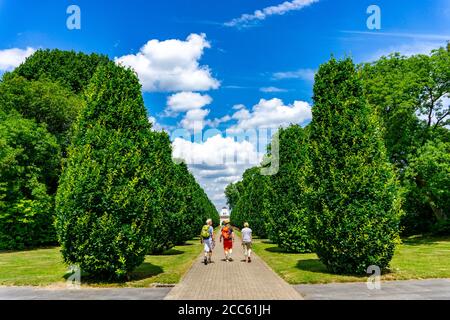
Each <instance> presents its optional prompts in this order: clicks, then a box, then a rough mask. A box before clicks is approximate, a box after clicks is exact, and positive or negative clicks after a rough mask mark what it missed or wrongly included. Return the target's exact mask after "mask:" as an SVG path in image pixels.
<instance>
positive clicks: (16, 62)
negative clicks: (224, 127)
mask: <svg viewBox="0 0 450 320" xmlns="http://www.w3.org/2000/svg"><path fill="white" fill-rule="evenodd" d="M34 52H36V49H34V48H30V47H28V48H26V49H19V48H12V49H5V50H0V71H12V70H13V69H14V68H17V67H18V66H20V64H21V63H22V62H24V61H25V59H26V58H28V57H29V56H31V55H32V54H33V53H34Z"/></svg>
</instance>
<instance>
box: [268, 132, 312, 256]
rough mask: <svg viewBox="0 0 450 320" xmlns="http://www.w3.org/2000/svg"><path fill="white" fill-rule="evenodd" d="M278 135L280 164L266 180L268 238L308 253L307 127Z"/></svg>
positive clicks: (308, 169) (287, 248) (283, 245)
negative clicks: (275, 171) (276, 171)
mask: <svg viewBox="0 0 450 320" xmlns="http://www.w3.org/2000/svg"><path fill="white" fill-rule="evenodd" d="M278 137H279V140H280V143H279V145H280V150H279V159H280V167H279V171H278V173H277V174H275V175H273V176H270V177H269V179H268V183H267V196H266V200H267V201H266V206H265V207H266V216H267V220H268V221H267V227H268V233H269V237H270V239H271V240H272V241H273V242H275V243H276V244H278V246H279V247H280V248H282V249H284V250H286V251H292V252H309V251H311V249H312V241H311V238H310V235H309V230H308V229H309V219H308V216H309V211H308V208H307V202H306V199H307V197H306V194H307V188H308V186H307V184H306V179H307V177H308V175H310V169H311V168H310V163H309V155H308V149H309V141H308V134H307V129H303V128H302V127H300V126H299V125H292V126H290V127H288V128H286V129H283V128H280V129H279V133H278Z"/></svg>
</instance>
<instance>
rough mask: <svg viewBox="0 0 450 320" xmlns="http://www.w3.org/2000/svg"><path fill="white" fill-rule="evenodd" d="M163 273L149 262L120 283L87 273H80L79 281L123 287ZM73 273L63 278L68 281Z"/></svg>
mask: <svg viewBox="0 0 450 320" xmlns="http://www.w3.org/2000/svg"><path fill="white" fill-rule="evenodd" d="M163 272H164V269H163V268H162V267H160V266H157V265H154V264H151V263H149V262H144V263H142V264H141V265H140V266H139V267H138V268H136V269H135V270H134V271H133V273H132V274H131V275H130V277H129V278H128V279H124V280H122V281H118V280H105V279H96V278H94V277H93V276H91V275H89V274H88V273H84V272H82V273H81V281H82V283H83V284H87V285H119V286H120V285H124V284H125V283H126V282H129V281H139V280H144V279H147V278H151V277H154V276H157V275H159V274H161V273H163ZM72 274H73V273H69V272H68V273H66V274H65V275H64V276H63V278H64V279H66V280H67V279H68V278H69V277H70V276H71V275H72Z"/></svg>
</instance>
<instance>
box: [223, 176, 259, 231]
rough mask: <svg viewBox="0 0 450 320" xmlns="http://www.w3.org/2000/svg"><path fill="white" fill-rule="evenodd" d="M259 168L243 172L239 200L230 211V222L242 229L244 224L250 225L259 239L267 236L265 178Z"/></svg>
mask: <svg viewBox="0 0 450 320" xmlns="http://www.w3.org/2000/svg"><path fill="white" fill-rule="evenodd" d="M260 171H261V168H260V167H253V168H250V169H247V170H246V171H245V172H244V175H243V179H242V182H241V184H240V185H239V188H241V190H242V191H241V192H240V195H239V199H238V201H237V203H236V205H235V207H234V208H233V210H232V211H231V216H230V219H231V222H232V223H233V225H235V226H237V227H239V228H242V227H243V224H244V222H248V223H249V224H250V228H252V230H253V232H254V233H255V234H256V235H258V236H259V237H262V238H264V237H266V236H267V229H266V223H267V221H266V217H265V214H264V212H265V207H264V205H265V198H266V196H267V179H268V177H267V176H263V175H261V172H260Z"/></svg>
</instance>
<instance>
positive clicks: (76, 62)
mask: <svg viewBox="0 0 450 320" xmlns="http://www.w3.org/2000/svg"><path fill="white" fill-rule="evenodd" d="M108 62H109V58H108V57H107V56H104V55H98V54H95V53H93V54H91V55H87V54H84V53H82V52H78V53H77V52H74V51H62V50H58V49H55V50H49V49H46V50H38V51H36V52H35V53H34V54H33V55H32V56H30V57H29V58H27V60H26V61H25V62H24V63H22V64H21V65H20V66H19V67H17V68H16V69H15V70H14V71H13V72H12V74H6V75H5V79H8V78H9V77H10V76H14V75H18V76H21V77H24V78H25V79H27V80H39V79H41V78H42V77H44V78H48V79H50V80H51V81H53V82H58V83H59V84H61V85H62V86H64V87H66V88H68V89H70V90H71V91H72V92H74V93H76V94H79V93H82V92H83V91H84V89H85V88H86V87H87V85H88V84H89V81H90V80H91V78H92V76H93V75H94V73H95V71H96V70H97V67H98V66H101V65H105V64H107V63H108Z"/></svg>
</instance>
